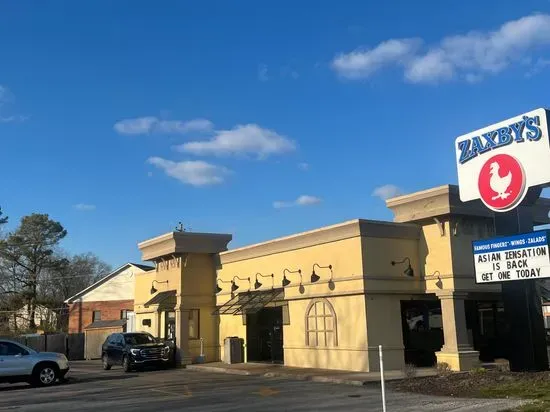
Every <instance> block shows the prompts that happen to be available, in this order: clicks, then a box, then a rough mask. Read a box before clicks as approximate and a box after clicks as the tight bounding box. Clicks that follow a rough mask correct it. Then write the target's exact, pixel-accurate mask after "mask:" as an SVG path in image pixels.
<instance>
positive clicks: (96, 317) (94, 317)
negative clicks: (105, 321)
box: [92, 310, 101, 322]
mask: <svg viewBox="0 0 550 412" xmlns="http://www.w3.org/2000/svg"><path fill="white" fill-rule="evenodd" d="M98 320H101V311H100V310H94V313H93V315H92V322H95V321H98Z"/></svg>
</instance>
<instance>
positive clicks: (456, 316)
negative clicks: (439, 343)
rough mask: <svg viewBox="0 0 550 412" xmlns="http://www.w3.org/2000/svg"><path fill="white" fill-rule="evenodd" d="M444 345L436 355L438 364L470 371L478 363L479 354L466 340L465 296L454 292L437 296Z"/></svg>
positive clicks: (457, 369)
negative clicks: (439, 303) (439, 305)
mask: <svg viewBox="0 0 550 412" xmlns="http://www.w3.org/2000/svg"><path fill="white" fill-rule="evenodd" d="M438 297H439V300H440V301H441V317H442V321H443V336H444V340H445V344H444V345H443V347H442V348H441V351H440V352H437V353H436V357H437V362H438V363H447V364H448V365H449V367H450V368H451V369H452V370H456V371H463V370H470V369H472V368H473V367H474V366H476V365H477V364H478V363H479V352H477V351H475V350H474V349H473V347H472V345H471V344H470V342H469V340H468V330H467V328H466V310H465V305H464V301H465V300H466V297H467V295H466V294H461V293H456V292H447V293H445V292H442V293H440V294H438Z"/></svg>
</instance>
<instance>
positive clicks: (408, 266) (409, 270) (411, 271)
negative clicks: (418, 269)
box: [391, 257, 414, 278]
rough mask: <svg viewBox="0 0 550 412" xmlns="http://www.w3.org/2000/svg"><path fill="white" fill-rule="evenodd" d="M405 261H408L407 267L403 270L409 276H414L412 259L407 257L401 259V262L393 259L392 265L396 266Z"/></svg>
mask: <svg viewBox="0 0 550 412" xmlns="http://www.w3.org/2000/svg"><path fill="white" fill-rule="evenodd" d="M405 262H408V263H407V268H406V269H405V270H404V271H403V273H404V274H405V275H406V276H409V277H411V278H412V277H413V276H414V270H413V268H412V266H411V260H410V259H409V258H408V257H406V258H404V259H403V260H400V261H399V262H396V261H393V260H392V261H391V264H392V266H395V265H398V264H401V263H405Z"/></svg>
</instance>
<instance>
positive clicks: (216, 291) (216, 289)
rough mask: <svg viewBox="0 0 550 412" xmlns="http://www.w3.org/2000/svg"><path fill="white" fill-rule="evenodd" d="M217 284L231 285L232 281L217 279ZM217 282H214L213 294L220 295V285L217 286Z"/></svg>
mask: <svg viewBox="0 0 550 412" xmlns="http://www.w3.org/2000/svg"><path fill="white" fill-rule="evenodd" d="M218 282H221V283H231V284H232V283H233V281H230V280H222V279H218ZM218 282H216V288H215V289H214V291H215V293H216V294H217V293H220V292H221V291H222V290H223V289H222V288H221V287H220V285H218Z"/></svg>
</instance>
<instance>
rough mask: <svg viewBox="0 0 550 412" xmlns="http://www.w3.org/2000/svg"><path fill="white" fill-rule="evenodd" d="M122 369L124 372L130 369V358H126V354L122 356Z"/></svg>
mask: <svg viewBox="0 0 550 412" xmlns="http://www.w3.org/2000/svg"><path fill="white" fill-rule="evenodd" d="M122 369H124V372H131V371H132V365H131V364H130V359H128V356H125V357H124V358H122Z"/></svg>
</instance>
